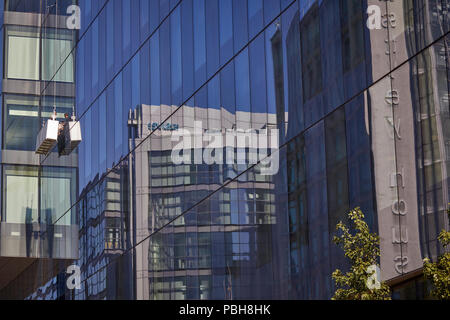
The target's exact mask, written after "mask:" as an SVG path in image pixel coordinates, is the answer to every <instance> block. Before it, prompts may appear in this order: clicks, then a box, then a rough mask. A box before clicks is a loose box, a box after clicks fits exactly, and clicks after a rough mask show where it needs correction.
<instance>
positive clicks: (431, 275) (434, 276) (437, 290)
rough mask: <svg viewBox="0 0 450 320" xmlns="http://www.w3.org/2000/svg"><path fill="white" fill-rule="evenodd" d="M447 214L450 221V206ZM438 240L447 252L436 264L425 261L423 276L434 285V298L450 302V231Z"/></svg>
mask: <svg viewBox="0 0 450 320" xmlns="http://www.w3.org/2000/svg"><path fill="white" fill-rule="evenodd" d="M447 214H448V216H449V220H450V204H449V209H448V210H447ZM438 239H439V241H440V242H441V244H442V246H443V247H444V249H445V250H446V251H447V252H446V253H444V254H443V255H442V256H441V257H439V258H438V261H437V262H435V263H433V262H430V259H428V258H427V259H424V264H423V274H424V276H425V278H426V279H429V280H430V281H431V282H432V284H433V287H434V290H433V291H432V292H431V294H432V295H433V296H435V297H436V298H437V299H440V300H450V252H449V251H448V250H447V248H448V247H449V246H450V231H445V230H443V231H442V232H441V234H440V235H439V237H438Z"/></svg>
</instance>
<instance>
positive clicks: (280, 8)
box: [2, 0, 450, 299]
mask: <svg viewBox="0 0 450 320" xmlns="http://www.w3.org/2000/svg"><path fill="white" fill-rule="evenodd" d="M372 4H377V5H380V4H381V2H380V1H376V0H361V1H359V0H352V1H348V0H339V1H336V0H323V1H318V0H312V1H299V0H292V1H281V0H268V1H246V0H240V1H231V0H183V1H180V2H177V3H172V2H170V1H139V4H138V5H137V4H136V5H131V2H130V1H106V2H105V5H104V6H103V7H101V8H97V7H96V6H95V5H92V6H90V7H89V8H87V7H86V8H83V6H85V5H86V4H84V3H82V4H81V11H82V12H84V13H85V15H86V16H85V17H83V19H85V20H86V23H83V26H82V28H85V29H82V30H81V34H84V36H83V37H82V38H81V39H80V41H79V42H78V43H77V60H76V62H77V63H76V66H77V71H78V72H77V78H76V79H77V87H76V91H77V92H76V93H77V95H76V96H77V99H76V106H77V111H78V112H79V114H81V115H82V116H81V117H80V121H81V125H82V126H81V127H82V129H83V137H84V138H85V140H84V141H83V143H82V144H81V145H80V147H79V159H78V160H79V163H78V181H79V185H80V188H79V190H78V191H79V197H78V198H77V199H70V205H69V204H67V203H65V202H61V203H60V204H59V203H58V204H59V205H60V206H61V210H59V209H58V210H59V211H63V212H65V211H67V209H68V208H70V207H73V208H78V212H79V214H80V219H81V220H82V221H81V222H80V223H81V235H80V260H79V263H78V264H79V265H80V266H81V267H82V270H83V274H82V283H83V284H82V288H83V289H82V290H81V291H69V290H66V291H65V292H63V291H64V290H61V283H62V282H63V281H64V278H63V277H61V276H60V277H59V278H55V279H53V280H52V281H51V282H50V283H49V284H48V285H47V286H46V287H43V288H42V292H41V294H36V295H35V296H33V297H36V298H38V297H55V296H57V297H61V298H72V297H74V298H77V299H84V298H86V299H87V298H92V299H94V298H108V299H112V298H118V297H120V298H125V297H126V298H136V299H208V298H218V299H241V298H252V299H258V298H267V299H279V298H289V299H328V298H330V297H331V296H332V294H333V291H334V288H333V283H332V280H331V273H332V272H333V271H334V270H335V269H336V268H341V269H344V270H345V269H346V267H347V265H346V263H347V262H346V260H345V257H344V255H343V253H342V250H340V249H339V248H337V247H336V246H335V245H334V244H333V241H332V239H333V236H334V234H335V225H336V223H337V222H338V221H339V220H345V219H346V213H347V211H348V210H349V209H351V208H354V207H361V208H362V210H363V212H364V213H365V216H366V221H367V222H368V224H369V226H370V228H371V230H373V231H376V232H377V233H379V234H380V236H381V258H380V264H381V276H382V278H383V279H384V280H387V281H388V283H389V284H390V285H392V287H393V288H394V289H395V294H394V297H395V298H422V297H424V295H426V293H425V290H424V284H423V282H422V280H421V268H422V258H423V257H425V256H431V257H433V258H435V257H436V256H437V255H438V254H439V253H441V252H442V248H440V247H439V245H438V244H437V241H436V235H437V233H438V232H439V231H440V230H441V229H443V228H444V227H448V221H447V218H446V216H445V215H444V211H445V207H446V204H447V202H448V201H449V200H448V199H449V194H448V190H449V187H448V170H449V167H448V163H449V161H448V159H449V155H448V154H449V147H448V144H449V132H448V129H447V128H449V127H450V126H449V125H448V120H449V112H448V79H447V78H448V72H447V68H448V67H447V65H448V63H447V60H448V52H447V51H446V49H445V48H447V46H446V44H445V42H444V41H445V37H446V36H447V33H448V25H447V24H446V23H445V22H446V21H447V19H448V18H447V17H446V10H445V8H442V7H440V6H439V5H438V4H439V1H426V2H423V3H420V4H419V2H417V1H386V2H383V3H382V5H381V6H380V8H381V9H382V15H383V16H384V17H387V20H386V19H384V20H383V23H382V28H381V29H379V30H369V29H368V28H366V27H365V22H366V21H365V20H366V18H367V17H366V12H367V7H368V6H369V5H372ZM24 10H25V9H24ZM91 22H92V23H91ZM109 26H113V27H109ZM5 30H9V29H8V28H6V29H5ZM5 32H6V31H5ZM9 32H10V33H11V36H12V37H13V38H12V42H11V43H12V44H11V47H12V48H13V47H14V46H16V47H17V46H20V45H21V44H20V40H17V39H15V38H14V37H15V36H17V35H22V34H25V35H27V34H33V32H32V30H31V31H30V30H28V29H26V28H24V29H22V28H19V29H16V28H11V30H9ZM66 36H67V35H63V36H62V37H63V39H67V38H66ZM8 58H9V57H8ZM15 58H16V57H14V56H13V57H11V59H12V61H14V59H15ZM5 59H6V56H5ZM69 60H70V59H69ZM8 61H9V60H8ZM19 69H20V68H11V70H10V71H11V74H15V73H17V72H19V71H20V70H19ZM27 74H28V76H30V77H31V76H33V75H35V70H34V69H33V70H31V71H30V70H29V71H27ZM60 77H62V79H64V77H65V75H63V74H61V75H60ZM66 80H70V77H68V78H66ZM8 82H9V81H8ZM7 84H8V83H7ZM58 84H59V85H66V83H64V82H62V83H59V82H58ZM8 86H9V88H10V86H11V84H8ZM4 87H5V85H4ZM17 94H18V93H17V92H15V91H13V92H10V91H8V94H5V95H4V96H3V99H4V101H6V102H5V103H4V113H5V108H9V110H10V111H11V113H10V114H9V115H8V117H9V118H8V119H9V120H8V122H6V123H7V125H6V127H9V128H10V130H12V131H11V134H7V135H4V137H6V140H5V139H4V145H5V141H6V143H7V145H8V146H9V147H10V148H18V149H19V150H15V151H14V152H17V153H14V154H19V153H20V152H23V151H24V150H22V149H26V148H28V146H32V144H33V143H34V142H33V140H29V139H27V138H26V136H23V137H22V136H21V135H19V134H17V132H21V131H20V130H18V129H17V128H19V127H17V126H18V125H17V122H16V124H14V122H15V120H16V119H17V118H18V119H21V121H25V120H24V119H22V118H21V115H22V114H23V113H24V112H25V111H26V110H28V111H29V108H28V109H27V108H26V106H27V105H28V106H30V107H33V108H37V106H39V105H41V106H45V108H46V109H45V112H50V111H52V105H53V102H52V101H53V100H52V99H51V98H52V97H53V96H52V94H51V92H50V97H48V98H47V99H46V100H45V103H44V104H42V103H41V104H39V102H36V101H35V100H33V99H29V97H27V98H24V97H16V95H17ZM66 98H67V97H66ZM69 98H70V97H69ZM57 101H59V102H58V106H60V107H61V108H62V107H63V106H70V107H71V104H70V102H71V101H70V100H69V101H67V100H65V99H62V97H60V98H58V100H57ZM136 106H138V107H137V108H136ZM130 108H131V109H133V110H132V111H131V113H130ZM5 119H6V118H5ZM195 120H197V121H201V122H202V128H204V130H206V129H208V130H216V132H217V133H218V134H219V133H220V134H223V133H224V132H226V130H238V129H250V128H252V129H256V130H263V128H272V127H277V128H279V129H280V135H279V143H280V145H281V146H280V150H279V159H280V170H279V172H278V174H276V175H274V176H263V175H261V174H259V171H258V170H259V168H257V167H253V166H249V165H248V164H245V165H244V164H241V165H240V164H237V165H219V164H213V165H208V164H206V163H203V162H202V163H196V164H186V163H185V164H178V165H175V164H173V162H172V157H171V153H172V150H173V149H174V148H175V146H176V142H174V141H171V139H170V137H171V135H172V134H176V133H177V132H181V130H183V129H186V128H187V129H189V130H194V121H195ZM3 123H4V126H3V128H5V121H3ZM24 123H25V122H24ZM26 126H27V128H29V130H37V128H38V127H39V124H38V123H34V122H33V121H32V118H27V119H26ZM4 130H5V129H4ZM13 132H14V133H13ZM30 148H31V147H30ZM187 149H189V150H191V149H192V150H191V154H193V155H195V154H196V152H197V153H198V152H199V151H205V149H207V147H206V146H205V144H202V145H200V146H193V145H191V146H189V147H187ZM223 151H224V154H225V153H226V152H227V151H229V153H233V154H234V153H237V154H238V153H239V152H238V151H237V150H235V149H234V147H233V148H231V147H229V148H227V147H225V148H224V150H223ZM250 151H251V150H245V151H244V152H243V153H244V154H247V152H250ZM5 154H6V152H5V153H4V154H3V155H2V161H3V162H5V163H8V166H4V167H3V170H4V172H6V174H7V175H8V177H9V178H8V179H9V180H10V181H11V182H10V183H11V184H14V183H16V182H17V181H21V179H27V181H34V182H33V183H37V182H36V181H39V180H36V179H41V177H44V176H45V175H39V174H37V175H36V173H35V172H34V171H33V170H29V169H28V167H24V168H22V167H20V168H11V167H9V162H8V161H9V160H8V161H6V160H5V159H11V158H9V157H11V156H10V155H7V156H6V158H5ZM11 154H12V153H11ZM51 161H53V160H51V159H49V160H48V161H46V162H45V165H46V166H49V167H51V166H52V165H51V163H50V162H51ZM67 162H68V163H67V166H68V167H71V166H73V167H74V168H75V167H76V165H75V161H74V160H73V162H70V161H69V160H68V161H67ZM13 164H17V163H13ZM19 164H22V163H19ZM58 166H59V167H66V165H65V164H64V165H63V164H61V163H59V165H58ZM108 168H109V169H108ZM18 170H20V171H23V172H25V173H23V174H22V175H23V176H25V177H26V178H23V177H21V176H20V175H18V174H16V171H18ZM58 174H59V176H58V178H59V177H61V178H64V177H66V175H64V174H63V173H62V172H59V173H58ZM10 176H11V177H10ZM17 176H20V177H19V178H17ZM36 176H37V178H36ZM100 177H101V178H100ZM119 179H120V181H121V185H120V188H119V189H120V190H119V189H116V188H115V187H114V188H113V189H110V187H108V186H107V183H108V181H113V182H114V183H115V182H116V181H118V180H119ZM3 183H5V179H4V180H3ZM61 185H63V182H61ZM10 188H11V187H10ZM60 189H61V190H64V188H62V187H61V188H60ZM107 190H110V191H112V190H114V191H112V192H109V193H108V192H107ZM75 191H76V190H75ZM105 192H106V193H105ZM119 195H120V196H119ZM4 197H5V196H4ZM6 197H7V196H6ZM97 198H98V199H99V200H95V199H97ZM33 199H34V198H32V197H29V198H27V201H28V202H27V203H29V205H28V206H29V207H30V208H32V210H29V212H30V213H31V217H33V215H35V213H34V212H35V211H33V210H35V209H33V208H34V207H33V206H35V205H34V202H33V201H34V200H33ZM100 199H102V200H100ZM4 201H5V200H3V204H2V205H5V204H4V203H5V202H4ZM7 201H8V200H7ZM24 201H25V200H24ZM48 201H49V200H48ZM115 201H116V202H115ZM102 202H105V203H106V202H108V203H109V202H111V203H115V204H114V206H117V208H115V209H113V208H112V207H110V208H109V209H105V208H104V207H103V205H100V203H102ZM41 203H44V202H41ZM6 205H7V206H8V203H6ZM55 205H56V204H55ZM62 207H67V208H66V209H63V208H62ZM83 208H84V209H83ZM59 211H58V212H59ZM12 212H13V216H14V215H16V214H15V213H14V212H15V211H12ZM61 215H62V216H65V215H64V214H63V213H62V214H61ZM61 219H62V218H61ZM55 232H56V231H55ZM118 243H119V244H120V245H119V248H117V246H116V245H117V244H118ZM24 246H26V244H24ZM29 246H30V248H33V244H32V243H30V245H29ZM111 248H112V249H111ZM60 270H63V269H60ZM55 291H57V292H56V293H55ZM44 293H45V294H44ZM411 293H413V294H411ZM27 295H28V296H31V293H27Z"/></svg>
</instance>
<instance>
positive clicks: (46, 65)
mask: <svg viewBox="0 0 450 320" xmlns="http://www.w3.org/2000/svg"><path fill="white" fill-rule="evenodd" d="M72 3H74V1H68V0H64V1H61V0H59V1H55V0H53V1H50V0H48V1H47V0H46V1H18V0H14V1H13V0H8V1H2V3H1V4H0V8H1V11H0V15H1V17H2V19H1V23H2V32H1V36H2V43H3V46H2V50H3V51H2V75H3V78H2V86H1V89H0V90H1V93H2V95H1V98H2V102H3V103H2V105H3V107H2V113H1V119H2V121H1V123H2V126H1V128H2V155H1V170H2V197H1V202H2V204H1V208H2V210H1V215H0V221H1V223H0V225H1V228H0V265H1V266H2V274H1V276H0V297H2V298H18V297H19V298H20V297H24V296H26V295H28V294H30V292H32V291H33V290H34V289H35V288H37V287H38V286H40V285H42V284H44V283H45V282H46V281H47V280H48V279H50V278H51V277H53V276H54V275H56V274H57V273H58V272H59V271H60V268H63V267H64V266H65V265H66V264H70V263H71V262H72V261H73V259H76V258H77V257H78V252H77V251H78V242H77V238H78V236H77V235H78V226H77V220H76V215H75V210H73V209H71V208H72V204H73V203H74V202H75V201H76V200H77V194H76V192H77V189H76V188H77V155H76V154H74V155H72V156H70V157H66V158H65V159H58V158H57V156H55V152H53V153H52V154H50V155H49V157H48V158H44V157H40V156H39V155H36V154H35V152H34V151H35V149H36V136H37V134H38V132H39V130H40V128H41V124H42V121H43V120H44V119H48V118H49V117H50V115H51V114H52V113H53V111H54V110H55V111H56V112H57V118H58V120H62V119H64V113H68V114H70V115H71V114H72V112H74V108H75V99H74V97H75V83H74V80H75V76H74V74H75V72H74V71H75V70H74V60H75V51H72V49H73V48H74V45H75V39H76V32H75V31H73V30H69V29H67V27H66V24H65V17H63V16H61V15H65V11H66V8H67V6H68V5H70V4H72ZM61 6H63V8H62V7H61ZM3 268H4V269H3Z"/></svg>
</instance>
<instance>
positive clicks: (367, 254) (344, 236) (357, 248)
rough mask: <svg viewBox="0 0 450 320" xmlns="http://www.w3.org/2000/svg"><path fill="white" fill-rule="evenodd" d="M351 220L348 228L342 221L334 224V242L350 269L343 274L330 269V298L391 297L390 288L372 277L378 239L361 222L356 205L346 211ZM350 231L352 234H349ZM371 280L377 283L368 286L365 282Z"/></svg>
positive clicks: (367, 298)
mask: <svg viewBox="0 0 450 320" xmlns="http://www.w3.org/2000/svg"><path fill="white" fill-rule="evenodd" d="M349 218H350V220H351V222H352V227H351V229H350V228H349V227H347V226H346V225H345V224H344V223H342V222H340V223H339V224H338V225H337V230H338V233H339V236H336V237H334V242H335V243H336V244H337V245H338V246H339V247H341V248H342V249H343V250H344V251H345V256H346V257H347V258H348V259H350V261H351V267H350V271H349V272H347V273H346V274H343V273H342V271H341V270H339V269H337V270H336V271H335V272H333V275H332V276H333V279H334V281H335V283H336V287H338V289H337V290H336V292H335V294H334V297H333V298H332V299H333V300H391V290H390V288H389V286H387V285H386V284H385V283H383V282H378V281H377V280H376V275H375V270H373V271H371V268H370V267H371V266H377V267H378V263H377V260H378V257H379V256H380V248H379V243H380V239H379V237H378V235H377V234H375V233H370V230H369V226H368V225H367V223H366V222H365V221H364V214H363V212H362V211H361V210H360V209H359V208H356V209H354V210H352V211H350V213H349ZM352 232H353V234H352ZM374 279H375V281H376V282H377V283H378V285H377V286H375V287H374V286H369V285H368V282H370V281H373V280H374Z"/></svg>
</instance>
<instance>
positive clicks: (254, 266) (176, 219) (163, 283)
mask: <svg viewBox="0 0 450 320" xmlns="http://www.w3.org/2000/svg"><path fill="white" fill-rule="evenodd" d="M203 111H206V109H202V108H199V107H189V106H183V113H184V115H188V114H195V113H197V112H203ZM207 111H208V113H209V116H210V117H212V118H221V117H222V118H231V117H233V116H234V115H232V114H230V113H229V112H228V111H227V110H225V109H223V108H222V109H209V110H207ZM163 112H164V107H160V106H148V105H142V106H140V107H139V108H138V109H137V111H136V113H135V115H136V119H137V121H135V124H136V128H137V130H136V135H135V137H136V139H135V143H136V144H139V143H140V142H141V141H142V138H141V137H146V136H147V135H148V133H149V132H150V131H151V130H154V131H153V136H152V137H151V138H150V140H149V142H148V143H145V142H144V144H143V145H141V148H140V150H139V152H137V153H136V154H135V156H134V160H135V161H134V172H135V175H136V190H137V191H136V210H137V211H136V212H138V213H143V212H148V215H147V216H146V217H145V216H144V217H136V218H137V222H136V223H135V225H136V232H137V233H138V239H139V238H140V236H142V235H143V234H152V236H151V237H150V239H149V240H148V241H145V242H144V243H143V250H142V251H139V253H136V268H137V270H136V272H137V275H138V277H139V276H140V277H139V278H138V279H137V283H136V291H137V296H136V298H137V299H170V298H174V299H239V298H251V297H255V291H254V288H252V286H253V285H254V283H258V284H259V285H260V286H262V287H264V286H265V287H270V286H271V285H273V283H272V281H273V279H270V278H267V277H266V275H267V271H268V270H270V268H271V264H272V255H271V251H272V249H271V241H272V234H271V225H273V224H275V223H276V219H275V216H274V214H275V210H274V208H275V207H274V204H275V200H276V199H275V195H274V194H275V192H274V184H273V180H272V178H271V177H270V176H262V175H260V174H259V173H258V169H252V170H251V172H249V173H248V174H246V175H244V176H241V177H240V178H239V180H238V181H237V182H232V183H230V184H227V182H229V181H230V180H229V179H230V178H228V177H235V176H236V175H238V170H237V169H238V167H239V166H240V167H243V166H244V167H246V166H248V165H245V164H234V165H233V164H226V163H225V164H222V163H219V164H213V165H206V164H203V163H202V164H195V163H194V157H192V163H191V164H182V165H175V164H174V163H173V160H172V158H171V157H172V148H173V143H171V142H170V138H171V136H172V134H173V132H174V131H167V128H168V126H161V128H160V129H158V128H155V127H156V126H154V125H153V124H154V123H156V124H160V123H161V116H160V115H161V114H162V113H163ZM214 114H216V115H214ZM240 115H241V116H242V118H247V119H250V118H253V119H254V121H256V123H258V122H261V123H264V122H263V121H262V120H259V119H263V118H264V121H267V120H265V119H266V118H267V117H268V121H269V123H270V122H271V121H274V120H275V115H267V114H253V115H249V114H245V113H243V112H242V113H240ZM272 118H273V119H272ZM175 119H176V120H177V121H172V122H170V124H171V126H169V127H170V128H172V129H173V128H176V130H178V128H179V130H182V129H187V128H192V129H193V124H192V123H191V124H189V117H184V118H174V120H175ZM270 119H272V120H270ZM192 120H193V118H192ZM195 120H196V121H202V120H203V121H204V123H208V122H207V120H208V119H207V118H204V119H200V118H197V117H196V118H195ZM155 129H156V130H155ZM208 129H212V128H207V126H205V129H204V132H206V130H208ZM192 132H193V131H192ZM215 132H216V131H215ZM218 136H219V137H221V138H222V137H225V131H219V134H218ZM208 145H209V143H206V144H205V143H203V147H202V148H200V149H198V148H189V149H188V150H187V151H186V152H187V153H189V154H192V155H194V154H195V153H196V152H198V151H201V152H202V153H204V152H205V151H206V150H207V146H208ZM222 152H223V155H226V154H227V152H232V153H233V154H236V159H237V157H238V156H237V154H239V153H240V152H244V153H245V155H246V159H247V162H248V161H249V154H250V153H251V152H252V150H251V149H248V148H247V149H245V150H240V149H239V148H237V147H232V146H229V145H225V146H224V147H223V149H222ZM225 160H226V159H225V156H224V161H225ZM224 183H225V184H227V185H226V186H225V188H224V189H223V190H220V191H217V192H216V193H215V194H213V195H210V192H211V190H214V189H215V188H217V186H220V185H223V184H224ZM196 199H198V200H196ZM199 200H200V201H201V202H200V203H199V202H198V201H199ZM180 215H181V216H180ZM141 223H144V224H141ZM146 247H148V251H147V250H146V249H144V248H146ZM145 279H148V280H147V281H148V284H147V283H145ZM259 295H260V296H259V297H260V298H269V297H270V296H269V295H268V293H267V292H266V293H265V292H264V291H261V292H260V293H259Z"/></svg>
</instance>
